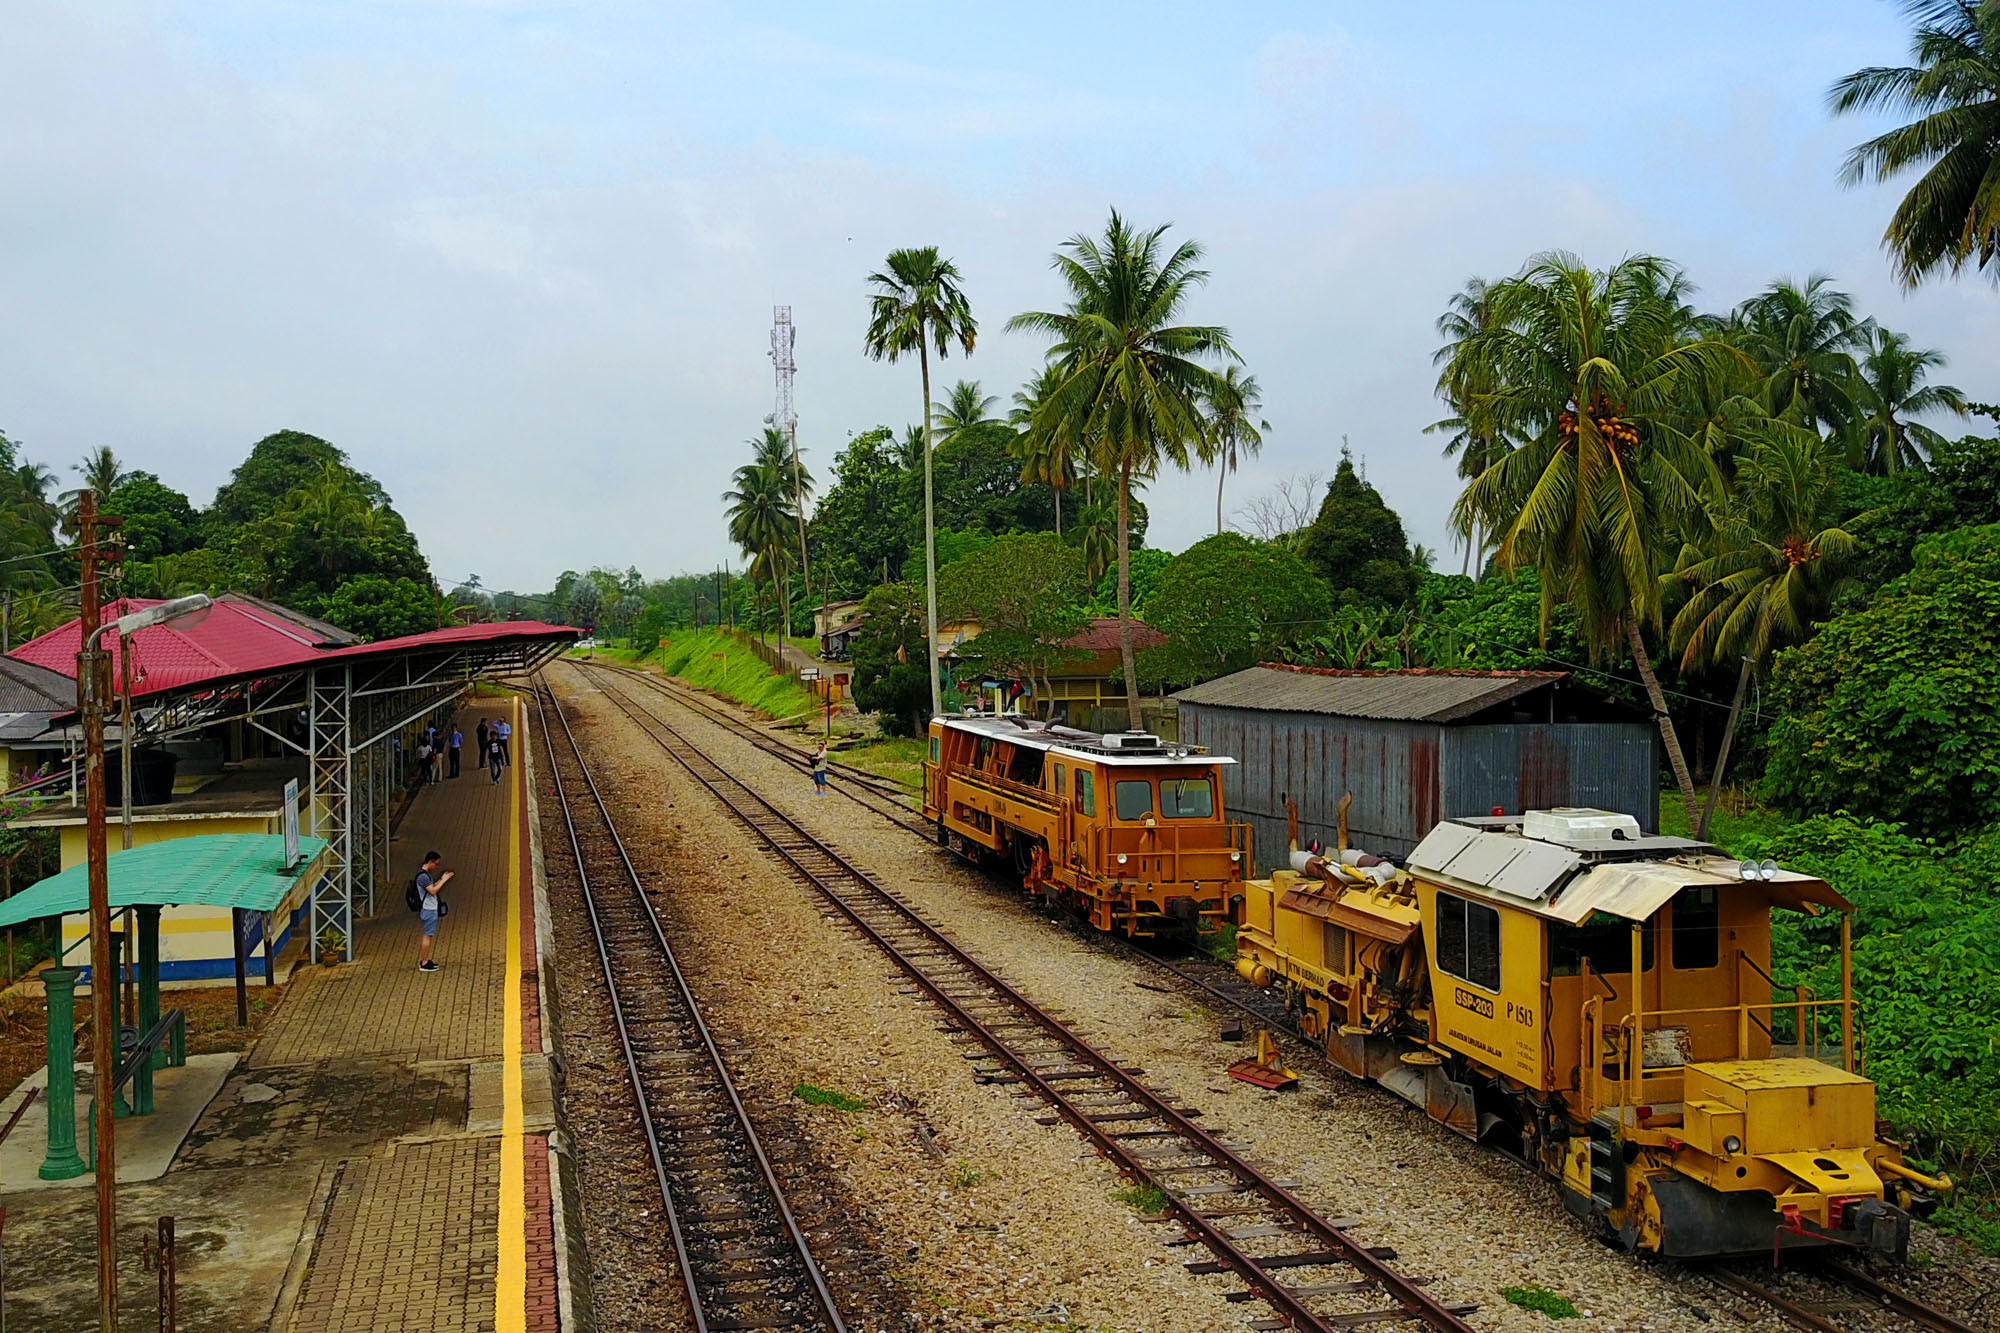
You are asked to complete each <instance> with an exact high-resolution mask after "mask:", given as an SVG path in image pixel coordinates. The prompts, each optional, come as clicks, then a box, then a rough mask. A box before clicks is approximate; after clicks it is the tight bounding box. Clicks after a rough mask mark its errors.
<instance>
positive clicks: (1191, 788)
mask: <svg viewBox="0 0 2000 1333" xmlns="http://www.w3.org/2000/svg"><path fill="white" fill-rule="evenodd" d="M1160 813H1161V814H1163V815H1165V816H1166V817H1167V818H1168V819H1207V818H1209V817H1210V816H1211V815H1213V814H1214V813H1215V794H1214V792H1213V790H1212V789H1211V788H1210V787H1209V785H1208V779H1207V778H1161V779H1160Z"/></svg>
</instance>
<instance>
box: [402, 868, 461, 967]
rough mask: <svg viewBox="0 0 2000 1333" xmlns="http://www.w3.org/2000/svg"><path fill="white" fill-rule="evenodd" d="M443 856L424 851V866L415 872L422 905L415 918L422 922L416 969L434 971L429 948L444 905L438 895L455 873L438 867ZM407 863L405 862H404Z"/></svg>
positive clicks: (435, 933)
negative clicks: (422, 931)
mask: <svg viewBox="0 0 2000 1333" xmlns="http://www.w3.org/2000/svg"><path fill="white" fill-rule="evenodd" d="M443 859H444V858H443V857H442V856H440V855H439V854H438V853H437V852H425V853H424V867H423V869H421V870H419V871H418V872H417V893H418V894H419V895H421V901H422V903H423V906H422V907H421V908H419V909H418V911H417V920H418V921H419V922H421V923H422V924H423V928H424V938H423V943H422V944H420V945H418V946H417V971H419V972H435V971H437V970H438V965H437V963H436V962H435V961H434V960H433V959H432V958H431V950H432V948H433V947H435V946H436V944H437V933H438V918H440V917H442V916H443V915H444V905H443V903H442V902H440V901H439V898H438V895H439V894H440V893H442V892H443V891H444V886H445V885H447V884H449V883H451V877H452V876H453V875H454V874H455V873H457V872H455V871H451V870H442V869H440V868H439V867H440V864H441V863H442V861H443ZM405 864H407V862H406V863H405Z"/></svg>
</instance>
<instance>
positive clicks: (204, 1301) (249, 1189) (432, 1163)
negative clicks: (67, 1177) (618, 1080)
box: [0, 698, 578, 1333]
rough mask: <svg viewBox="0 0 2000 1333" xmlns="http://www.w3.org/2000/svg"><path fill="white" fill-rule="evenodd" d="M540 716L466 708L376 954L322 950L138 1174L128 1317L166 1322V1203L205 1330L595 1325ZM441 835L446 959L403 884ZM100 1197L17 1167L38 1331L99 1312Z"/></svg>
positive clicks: (11, 1235)
mask: <svg viewBox="0 0 2000 1333" xmlns="http://www.w3.org/2000/svg"><path fill="white" fill-rule="evenodd" d="M482 717H485V718H488V719H498V718H503V717H504V718H505V719H506V720H507V721H509V722H510V723H511V724H512V725H513V727H514V735H513V744H512V751H513V759H514V763H513V766H512V767H510V768H508V769H507V770H505V772H504V774H503V777H502V781H501V782H500V783H498V784H494V783H493V782H491V781H490V779H489V778H488V775H487V774H486V772H485V771H483V770H478V769H475V768H474V764H475V762H476V754H475V747H474V745H473V743H472V738H473V733H474V730H475V728H476V727H477V726H478V723H479V720H480V719H481V718H482ZM528 722H529V718H528V716H527V715H526V710H525V709H522V708H521V707H520V706H519V703H518V700H517V699H514V698H497V699H496V698H488V699H472V700H469V701H467V703H466V704H465V705H463V706H462V707H461V709H460V712H459V719H458V724H459V726H460V728H461V729H462V730H463V732H464V733H465V738H466V745H465V748H464V768H463V773H462V776H460V777H459V778H457V779H455V780H454V779H444V780H441V781H440V782H438V783H436V784H434V785H432V786H429V787H425V788H423V789H421V790H420V791H419V792H418V794H417V796H416V798H415V801H414V803H413V804H412V805H411V806H410V808H409V811H408V814H407V815H406V816H405V818H404V820H403V822H402V824H401V826H400V828H399V830H398V831H397V833H396V834H395V836H394V840H393V842H392V844H391V852H392V864H393V866H394V867H395V869H396V873H397V875H398V876H399V877H400V878H399V880H398V882H397V883H396V884H394V885H392V886H391V888H390V890H389V892H388V893H387V894H386V895H383V900H382V901H380V902H379V903H378V911H377V913H376V915H375V916H374V917H373V918H372V919H369V920H367V921H365V922H362V923H360V924H358V926H357V929H356V932H355V960H354V961H353V962H351V963H346V964H341V965H339V966H334V967H316V966H304V967H300V968H299V969H298V970H297V971H296V972H295V973H294V976H293V979H292V981H291V983H290V985H289V988H288V993H287V994H286V995H285V996H284V998H283V1001H282V1003H281V1004H280V1005H279V1007H278V1010H277V1012H276V1013H275V1014H274V1015H273V1016H272V1018H271V1020H270V1021H269V1023H268V1024H267V1025H266V1027H265V1028H264V1030H263V1031H262V1032H261V1033H260V1034H259V1036H258V1038H257V1040H256V1042H255V1044H254V1045H252V1047H251V1048H250V1050H249V1051H248V1052H247V1054H246V1055H245V1056H244V1057H243V1059H242V1060H241V1061H240V1062H239V1063H238V1064H237V1065H236V1067H235V1068H234V1069H233V1070H232V1071H231V1072H230V1073H229V1076H228V1077H227V1079H226V1080H225V1081H223V1083H222V1086H221V1088H220V1090H219V1091H218V1092H217V1093H216V1095H215V1096H214V1098H213V1100H212V1101H211V1102H210V1103H209V1104H208V1106H207V1108H206V1109H205V1111H203V1113H202V1114H201V1115H200V1117H199V1119H198V1120H197V1121H196V1122H195V1124H194V1127H193V1129H192V1130H191V1132H189V1134H188V1136H187V1138H186V1140H185V1142H183V1143H182V1144H181V1146H180V1149H179V1152H178V1153H177V1154H176V1155H175V1156H174V1159H173V1163H172V1165H171V1167H170V1168H169V1169H168V1170H167V1171H166V1173H165V1174H164V1175H162V1176H161V1177H159V1178H158V1179H156V1180H153V1181H150V1182H147V1183H144V1184H135V1185H132V1186H129V1187H121V1189H120V1193H119V1233H120V1270H121V1283H120V1286H121V1293H122V1296H121V1300H122V1313H121V1320H120V1324H121V1326H122V1327H129V1328H134V1329H137V1328H147V1329H152V1328H155V1327H158V1326H159V1325H158V1324H157V1322H156V1320H157V1315H156V1312H155V1295H154V1276H153V1273H152V1272H150V1271H148V1269H147V1266H146V1263H145V1259H146V1251H145V1249H144V1246H143V1241H144V1238H145V1237H146V1236H148V1235H150V1234H151V1233H152V1231H153V1229H154V1226H155V1224H156V1221H157V1219H158V1218H159V1216H161V1215H162V1214H172V1215H173V1216H174V1217H175V1226H176V1231H177V1234H178V1237H179V1243H178V1245H177V1247H176V1250H177V1257H178V1271H179V1283H178V1292H179V1305H180V1320H179V1328H180V1329H181V1330H184V1331H185V1330H208V1329H213V1330H218V1333H219V1331H220V1330H225V1329H227V1330H231V1331H232V1333H235V1331H238V1330H251V1329H261V1330H267V1331H268V1333H322V1331H331V1330H393V1329H408V1330H417V1329H424V1330H440V1331H445V1333H460V1331H463V1333H474V1331H475V1330H492V1331H493V1333H529V1331H531V1330H532V1331H533V1333H545V1331H546V1333H554V1331H555V1330H559V1329H565V1328H570V1327H576V1326H578V1321H577V1320H576V1319H575V1309H576V1305H577V1304H578V1302H573V1301H572V1299H571V1291H570V1287H569V1282H568V1272H569V1268H570V1263H569V1247H570V1245H572V1244H574V1243H575V1242H574V1238H573V1237H571V1236H570V1234H569V1233H570V1231H571V1230H572V1227H571V1226H568V1225H566V1224H565V1218H566V1217H567V1218H569V1219H574V1218H575V1216H576V1214H575V1211H574V1208H573V1207H571V1208H569V1209H566V1208H565V1206H564V1203H563V1199H562V1194H563V1190H562V1188H561V1181H562V1180H563V1178H564V1176H565V1174H566V1171H567V1168H566V1166H565V1165H564V1164H563V1163H562V1161H561V1160H560V1159H559V1158H558V1157H557V1155H556V1153H555V1152H554V1151H553V1150H552V1148H551V1142H550V1139H551V1131H552V1130H553V1129H554V1127H555V1100H554V1095H553V1092H552V1086H551V1079H550V1063H549V1058H548V1057H549V1052H550V1050H551V1049H552V1046H553V1042H552V1040H551V1037H552V1034H551V1033H550V1032H548V1031H547V1030H546V1029H545V1026H544V1023H543V1021H542V1019H543V1013H544V1010H545V995H546V992H545V987H544V982H543V972H542V968H541V965H540V960H541V953H542V950H541V947H540V941H546V940H547V938H548V935H547V931H548V925H547V922H548V913H547V909H546V906H545V905H544V904H543V903H542V902H541V900H540V893H539V884H540V876H539V875H538V874H537V873H536V872H535V866H536V858H535V836H536V835H535V833H534V821H533V819H532V817H531V806H532V797H531V794H530V787H531V784H530V782H529V780H528V777H527V773H528V769H529V766H530V760H529V755H528V749H529V746H528V732H527V724H528ZM431 848H435V849H436V850H438V851H439V852H441V853H442V854H443V862H444V866H445V867H446V868H447V869H450V870H455V871H456V872H457V874H456V876H455V877H454V878H453V880H452V882H451V884H450V885H449V886H448V887H447V889H446V892H445V899H446V901H447V902H448V903H449V904H450V911H449V914H448V915H447V916H446V917H445V919H444V920H443V922H441V924H440V929H439V934H438V941H437V946H436V952H435V955H434V956H435V958H436V959H437V961H438V963H439V965H440V970H439V971H437V972H433V973H426V972H420V971H418V970H417V957H418V953H417V949H418V941H419V938H420V927H419V925H418V921H417V918H416V916H415V915H414V914H413V913H411V912H409V911H408V910H407V909H406V908H405V906H404V903H403V882H406V881H407V878H408V877H409V876H411V875H413V874H414V873H415V872H416V870H417V867H418V865H419V864H420V862H421V860H422V857H423V854H424V852H425V851H426V850H429V849H431ZM538 923H539V929H538ZM122 1174H123V1173H122V1172H121V1175H122ZM91 1197H92V1192H91V1191H89V1190H78V1189H73V1188H72V1189H51V1188H48V1187H46V1186H41V1185H40V1184H39V1182H36V1181H34V1180H32V1179H29V1180H18V1179H6V1180H0V1205H4V1206H5V1208H6V1225H5V1236H4V1243H5V1248H6V1251H7V1256H6V1257H7V1279H8V1280H7V1288H6V1302H7V1306H6V1321H7V1323H6V1326H7V1327H8V1328H9V1329H10V1330H12V1331H14V1333H21V1331H22V1330H36V1329H48V1330H56V1329H61V1330H65V1333H67V1330H70V1329H74V1328H76V1327H79V1326H80V1322H79V1321H80V1320H82V1321H85V1322H88V1320H89V1316H90V1315H91V1314H92V1313H93V1312H94V1310H95V1304H96V1302H95V1266H94V1264H95V1261H94V1258H93V1255H94V1253H95V1230H94V1227H95V1214H94V1211H93V1208H92V1203H91ZM29 1236H33V1237H35V1243H34V1244H33V1245H32V1246H30V1245H28V1244H25V1243H24V1241H25V1238H26V1237H29Z"/></svg>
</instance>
